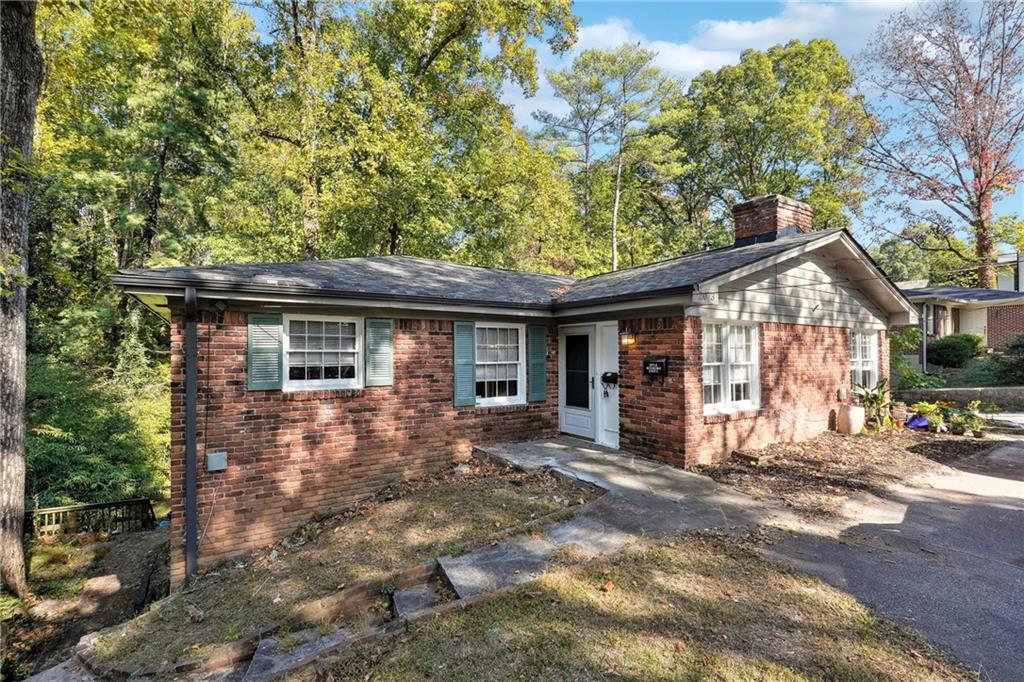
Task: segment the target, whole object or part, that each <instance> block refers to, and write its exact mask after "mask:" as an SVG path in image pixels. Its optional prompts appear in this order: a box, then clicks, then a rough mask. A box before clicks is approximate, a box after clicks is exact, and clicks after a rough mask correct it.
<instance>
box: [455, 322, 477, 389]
mask: <svg viewBox="0 0 1024 682" xmlns="http://www.w3.org/2000/svg"><path fill="white" fill-rule="evenodd" d="M454 345H455V371H454V374H455V405H456V406H457V407H464V406H466V405H476V325H475V324H474V323H472V322H456V323H455V340H454Z"/></svg>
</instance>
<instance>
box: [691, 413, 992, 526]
mask: <svg viewBox="0 0 1024 682" xmlns="http://www.w3.org/2000/svg"><path fill="white" fill-rule="evenodd" d="M990 447H992V442H991V441H986V440H978V439H975V438H970V437H962V436H952V435H947V434H932V433H922V432H919V431H909V430H899V431H896V430H890V431H884V432H882V433H871V434H860V435H855V436H846V435H842V434H839V433H835V432H831V431H828V432H825V433H822V434H821V435H819V436H817V437H816V438H813V439H811V440H808V441H804V442H802V443H776V444H774V445H771V446H769V447H767V448H763V449H761V450H758V451H756V453H755V454H757V455H761V456H768V457H772V459H771V461H770V463H769V464H767V465H764V466H754V465H751V464H745V463H742V462H739V461H727V462H723V463H721V464H719V465H713V466H703V467H699V471H700V472H701V473H703V474H706V475H708V476H710V477H711V478H713V479H715V480H716V481H718V482H720V483H725V484H727V485H731V486H734V487H736V488H739V489H740V490H742V491H744V492H746V493H748V494H751V495H753V496H754V497H757V498H765V499H774V500H781V501H782V502H784V503H785V504H786V505H788V506H789V507H791V508H793V509H794V510H795V511H797V512H798V513H801V514H803V515H805V516H807V517H817V518H822V517H833V516H836V515H838V513H839V510H840V508H841V507H842V505H843V503H844V502H846V501H847V500H849V499H850V498H851V497H854V496H855V495H857V494H860V493H872V494H878V493H881V492H882V491H884V490H885V489H886V488H887V487H889V486H891V485H893V484H896V483H900V482H905V481H907V480H909V479H911V478H912V477H914V476H917V475H921V474H925V473H928V472H931V471H936V470H938V469H940V468H941V465H943V464H949V463H951V462H955V461H956V460H958V459H961V458H963V457H967V456H970V455H974V454H977V453H979V452H981V451H983V450H985V449H988V448H990Z"/></svg>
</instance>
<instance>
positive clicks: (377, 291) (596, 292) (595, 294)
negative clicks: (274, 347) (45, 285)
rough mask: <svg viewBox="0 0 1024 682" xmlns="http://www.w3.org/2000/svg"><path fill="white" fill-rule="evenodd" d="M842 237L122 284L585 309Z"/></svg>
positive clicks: (215, 272)
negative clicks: (602, 267)
mask: <svg viewBox="0 0 1024 682" xmlns="http://www.w3.org/2000/svg"><path fill="white" fill-rule="evenodd" d="M836 231H837V230H830V231H826V232H812V233H810V234H799V235H793V236H788V237H784V238H781V239H778V240H776V241H772V242H763V243H759V244H751V245H749V246H742V247H733V246H729V247H725V248H721V249H715V250H712V251H701V252H698V253H692V254H688V255H685V256H680V257H678V258H672V259H669V260H664V261H660V262H658V263H651V264H649V265H642V266H638V267H634V268H626V269H624V270H618V271H616V272H607V273H604V274H601V275H595V276H593V277H587V278H585V279H580V280H576V279H573V278H571V277H562V276H558V275H544V274H539V273H534V272H518V271H512V270H499V269H494V268H481V267H475V266H470V265H460V264H457V263H449V262H446V261H439V260H429V259H425V258H410V257H407V256H377V257H368V258H342V259H338V260H318V261H300V262H295V263H259V264H246V265H209V266H197V267H171V268H147V269H135V270H121V271H120V272H119V274H118V275H116V276H115V277H114V282H115V283H116V284H121V285H127V284H128V283H129V281H130V282H131V283H133V284H138V283H140V282H142V283H145V284H153V285H157V286H172V287H182V286H184V285H185V284H186V283H188V284H191V285H199V286H209V287H211V288H216V289H231V288H234V287H235V286H240V287H258V288H261V289H276V288H287V289H289V290H303V291H313V292H317V293H328V294H336V295H337V294H340V295H346V296H369V297H383V298H394V299H425V300H437V301H454V302H461V303H470V302H471V303H487V304H497V305H508V306H525V307H551V306H554V307H559V306H562V305H564V306H573V305H583V304H586V303H588V302H593V301H605V300H610V299H618V300H623V299H636V298H644V297H647V296H652V295H660V294H664V293H668V292H676V291H678V292H683V291H686V290H687V289H689V288H692V287H693V285H695V284H697V283H699V282H702V281H704V280H706V279H708V278H711V277H715V276H717V275H721V274H724V273H727V272H730V271H732V270H735V269H736V268H739V267H742V266H744V265H748V264H750V263H754V262H756V261H759V260H761V259H764V258H769V257H771V256H774V255H777V254H779V253H782V252H783V251H787V250H789V249H792V248H795V247H798V246H801V245H803V244H807V243H810V242H813V241H815V240H817V239H821V238H822V237H825V236H827V235H830V234H833V233H834V232H836Z"/></svg>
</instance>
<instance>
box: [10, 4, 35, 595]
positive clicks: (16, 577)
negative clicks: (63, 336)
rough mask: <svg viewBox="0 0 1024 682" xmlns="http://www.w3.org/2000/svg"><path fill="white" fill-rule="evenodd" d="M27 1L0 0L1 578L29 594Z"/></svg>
mask: <svg viewBox="0 0 1024 682" xmlns="http://www.w3.org/2000/svg"><path fill="white" fill-rule="evenodd" d="M35 21H36V5H35V3H34V2H21V1H18V2H12V1H8V2H3V3H0V171H2V172H0V254H2V256H3V260H2V261H0V348H2V349H3V353H0V581H2V582H3V584H4V585H6V586H7V587H8V588H10V589H11V590H12V591H13V592H14V593H15V594H17V595H18V596H19V597H24V596H27V595H28V591H29V590H28V581H27V579H26V577H25V552H24V547H23V546H22V523H23V521H24V516H25V313H26V311H25V308H26V298H25V297H26V284H27V282H26V280H27V275H28V183H29V175H28V172H27V170H26V166H27V164H28V162H29V160H30V158H31V155H32V129H33V126H34V124H35V116H36V100H37V99H38V97H39V86H40V83H41V82H42V77H43V60H42V56H41V55H40V52H39V46H38V45H37V44H36V38H35Z"/></svg>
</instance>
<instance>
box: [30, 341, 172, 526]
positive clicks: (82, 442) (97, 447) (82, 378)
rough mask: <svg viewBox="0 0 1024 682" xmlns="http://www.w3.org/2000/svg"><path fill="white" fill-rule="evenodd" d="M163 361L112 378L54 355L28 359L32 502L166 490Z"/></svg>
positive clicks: (167, 438) (167, 422) (166, 384)
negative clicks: (61, 360) (61, 359)
mask: <svg viewBox="0 0 1024 682" xmlns="http://www.w3.org/2000/svg"><path fill="white" fill-rule="evenodd" d="M167 372H168V369H167V366H166V365H160V366H157V367H152V366H150V365H148V364H147V363H146V362H144V361H143V362H140V363H138V364H137V365H135V366H133V367H132V368H131V369H130V370H129V369H128V368H126V367H123V366H121V367H119V368H118V370H117V371H115V373H114V376H113V377H112V378H108V377H107V376H106V375H105V374H103V373H102V372H100V371H95V370H92V369H90V368H87V367H82V366H74V365H71V364H68V363H65V362H59V361H56V360H54V359H53V358H47V357H43V356H32V357H30V358H29V364H28V384H27V396H26V401H27V406H28V427H29V431H28V438H27V443H26V467H27V472H26V482H25V483H26V485H25V488H26V490H25V496H26V502H27V503H28V505H29V506H31V507H46V506H53V505H64V504H77V503H86V502H108V501H114V500H119V499H124V498H127V497H150V498H151V499H162V498H164V497H166V496H167V494H168V488H169V482H168V468H169V455H168V453H169V446H170V390H169V382H168V379H167Z"/></svg>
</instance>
